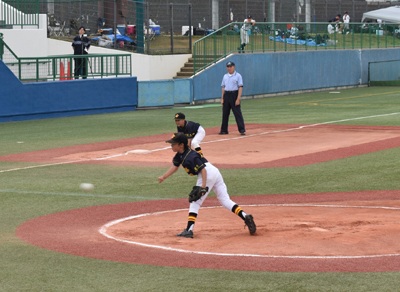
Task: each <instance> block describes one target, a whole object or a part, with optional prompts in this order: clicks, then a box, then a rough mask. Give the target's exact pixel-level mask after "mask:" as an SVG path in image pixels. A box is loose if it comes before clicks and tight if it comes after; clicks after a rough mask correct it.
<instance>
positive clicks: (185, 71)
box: [174, 56, 214, 79]
mask: <svg viewBox="0 0 400 292" xmlns="http://www.w3.org/2000/svg"><path fill="white" fill-rule="evenodd" d="M213 60H214V56H202V57H201V60H199V61H196V68H200V67H203V66H204V65H205V64H208V63H209V62H212V61H213ZM193 68H194V58H193V57H190V58H189V59H188V61H187V62H186V63H185V65H184V66H183V67H182V68H181V71H180V72H178V73H177V74H176V76H175V77H174V79H179V78H189V77H191V76H193Z"/></svg>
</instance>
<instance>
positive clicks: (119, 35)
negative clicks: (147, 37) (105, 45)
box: [92, 34, 134, 43]
mask: <svg viewBox="0 0 400 292" xmlns="http://www.w3.org/2000/svg"><path fill="white" fill-rule="evenodd" d="M106 36H107V37H108V38H109V39H110V40H111V41H113V42H114V35H113V34H107V35H106ZM100 38H101V37H97V38H93V39H92V40H95V41H96V40H98V39H100ZM118 41H126V42H130V43H133V42H134V41H133V40H132V39H131V38H130V37H127V36H126V35H122V34H117V42H118Z"/></svg>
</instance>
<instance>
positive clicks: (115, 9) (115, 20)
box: [79, 0, 117, 49]
mask: <svg viewBox="0 0 400 292" xmlns="http://www.w3.org/2000/svg"><path fill="white" fill-rule="evenodd" d="M79 3H82V2H79ZM115 48H117V0H114V49H115Z"/></svg>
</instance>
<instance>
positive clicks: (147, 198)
mask: <svg viewBox="0 0 400 292" xmlns="http://www.w3.org/2000/svg"><path fill="white" fill-rule="evenodd" d="M0 193H13V194H34V195H57V196H75V197H99V198H127V199H139V200H142V199H146V200H167V199H166V198H154V197H152V198H149V197H140V196H116V195H101V194H83V193H59V192H35V191H20V190H7V189H3V190H2V189H0Z"/></svg>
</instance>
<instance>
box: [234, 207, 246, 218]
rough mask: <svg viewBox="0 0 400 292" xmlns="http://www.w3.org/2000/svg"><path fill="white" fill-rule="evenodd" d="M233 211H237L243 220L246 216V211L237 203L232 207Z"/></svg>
mask: <svg viewBox="0 0 400 292" xmlns="http://www.w3.org/2000/svg"><path fill="white" fill-rule="evenodd" d="M232 212H233V213H235V214H236V215H238V216H239V217H240V218H242V219H243V220H244V218H245V217H246V213H245V212H243V210H242V208H240V207H239V206H238V205H235V206H233V207H232Z"/></svg>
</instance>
